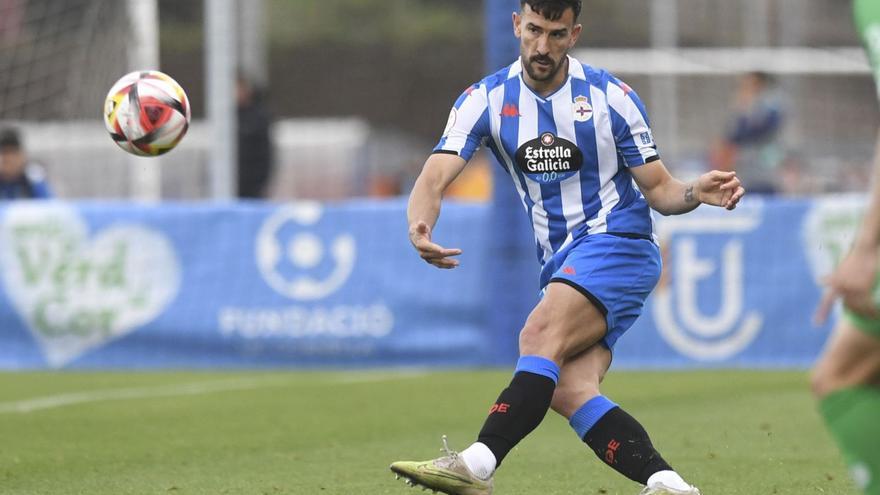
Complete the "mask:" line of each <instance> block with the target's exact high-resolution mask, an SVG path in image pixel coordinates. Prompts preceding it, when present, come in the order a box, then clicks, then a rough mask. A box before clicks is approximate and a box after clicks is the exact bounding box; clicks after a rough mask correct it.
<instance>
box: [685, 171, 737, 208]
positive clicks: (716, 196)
mask: <svg viewBox="0 0 880 495" xmlns="http://www.w3.org/2000/svg"><path fill="white" fill-rule="evenodd" d="M696 189H697V190H696V191H695V194H696V199H697V200H698V201H700V202H701V203H705V204H707V205H713V206H722V207H724V208H726V209H728V210H732V209H734V208H736V205H737V203H739V200H740V199H741V198H742V197H743V195H744V194H745V193H746V190H745V189H744V188H743V186H742V183H741V182H740V181H739V178H738V177H737V176H736V172H722V171H720V170H713V171H711V172H708V173H705V174H703V175H701V176H700V178H699V179H698V180H697V185H696Z"/></svg>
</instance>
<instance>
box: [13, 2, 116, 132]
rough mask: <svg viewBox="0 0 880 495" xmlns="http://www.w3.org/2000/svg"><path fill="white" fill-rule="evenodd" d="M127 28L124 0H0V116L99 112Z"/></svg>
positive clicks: (92, 115) (77, 115) (58, 117)
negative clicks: (104, 89)
mask: <svg viewBox="0 0 880 495" xmlns="http://www.w3.org/2000/svg"><path fill="white" fill-rule="evenodd" d="M128 33H130V29H129V22H128V15H127V2H124V1H119V0H0V120H17V121H23V120H28V121H32V120H68V119H93V118H95V116H96V115H100V111H101V108H102V102H103V98H104V94H103V91H102V89H103V88H109V87H110V85H111V84H112V83H113V81H114V80H116V79H117V78H118V77H119V76H120V75H122V74H124V73H125V71H126V69H127V52H126V50H127V49H128V48H129V46H130V45H129V43H127V39H128V38H129V36H130V35H129V34H128Z"/></svg>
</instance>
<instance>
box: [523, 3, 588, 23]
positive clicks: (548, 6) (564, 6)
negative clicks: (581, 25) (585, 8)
mask: <svg viewBox="0 0 880 495" xmlns="http://www.w3.org/2000/svg"><path fill="white" fill-rule="evenodd" d="M519 5H520V7H525V6H526V5H528V6H529V7H531V8H532V10H533V11H535V12H537V13H539V14H541V15H542V16H544V18H545V19H548V20H551V21H556V20H559V18H560V17H562V14H564V13H565V11H566V10H568V9H571V10H573V11H574V20H577V18H578V16H579V15H580V14H581V0H520V2H519Z"/></svg>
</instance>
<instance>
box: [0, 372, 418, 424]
mask: <svg viewBox="0 0 880 495" xmlns="http://www.w3.org/2000/svg"><path fill="white" fill-rule="evenodd" d="M422 375H424V373H422V372H395V373H365V374H362V375H354V376H348V375H342V376H338V377H334V378H331V379H330V380H329V382H330V383H329V384H340V385H345V384H356V383H370V382H383V381H389V380H398V379H405V378H414V377H418V376H422ZM318 382H319V383H320V382H324V383H326V380H324V379H319V380H318ZM289 384H290V380H289V377H286V376H283V375H281V376H272V377H266V378H262V379H259V378H251V379H245V378H241V379H232V380H215V381H209V382H193V383H181V384H173V385H158V386H151V387H138V388H115V389H106V390H89V391H83V392H70V393H64V394H55V395H47V396H43V397H35V398H32V399H23V400H17V401H10V402H0V414H4V413H29V412H33V411H40V410H44V409H54V408H57V407H64V406H71V405H75V404H85V403H90V402H101V401H110V400H127V399H149V398H156V397H177V396H186V395H203V394H210V393H214V392H225V391H230V390H251V389H257V388H264V387H276V386H281V385H289Z"/></svg>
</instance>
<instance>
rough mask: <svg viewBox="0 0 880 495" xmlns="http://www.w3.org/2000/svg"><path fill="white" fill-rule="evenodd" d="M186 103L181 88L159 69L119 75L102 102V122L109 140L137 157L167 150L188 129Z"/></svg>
mask: <svg viewBox="0 0 880 495" xmlns="http://www.w3.org/2000/svg"><path fill="white" fill-rule="evenodd" d="M189 120H190V106H189V99H187V97H186V93H184V91H183V88H181V87H180V85H179V84H177V82H176V81H175V80H174V79H172V78H171V77H169V76H168V75H166V74H163V73H162V72H159V71H155V70H144V71H138V72H132V73H130V74H126V75H124V76H122V78H121V79H119V81H116V84H114V85H113V87H112V88H111V89H110V92H109V93H107V99H106V100H105V101H104V125H105V126H106V127H107V132H109V133H110V137H112V138H113V141H115V142H116V144H118V145H119V147H120V148H122V149H124V150H125V151H127V152H129V153H132V154H135V155H139V156H158V155H161V154H163V153H167V152H168V151H171V150H172V149H173V148H174V147H175V146H177V143H179V142H180V140H181V139H183V136H184V135H185V134H186V131H187V129H188V128H189Z"/></svg>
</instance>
